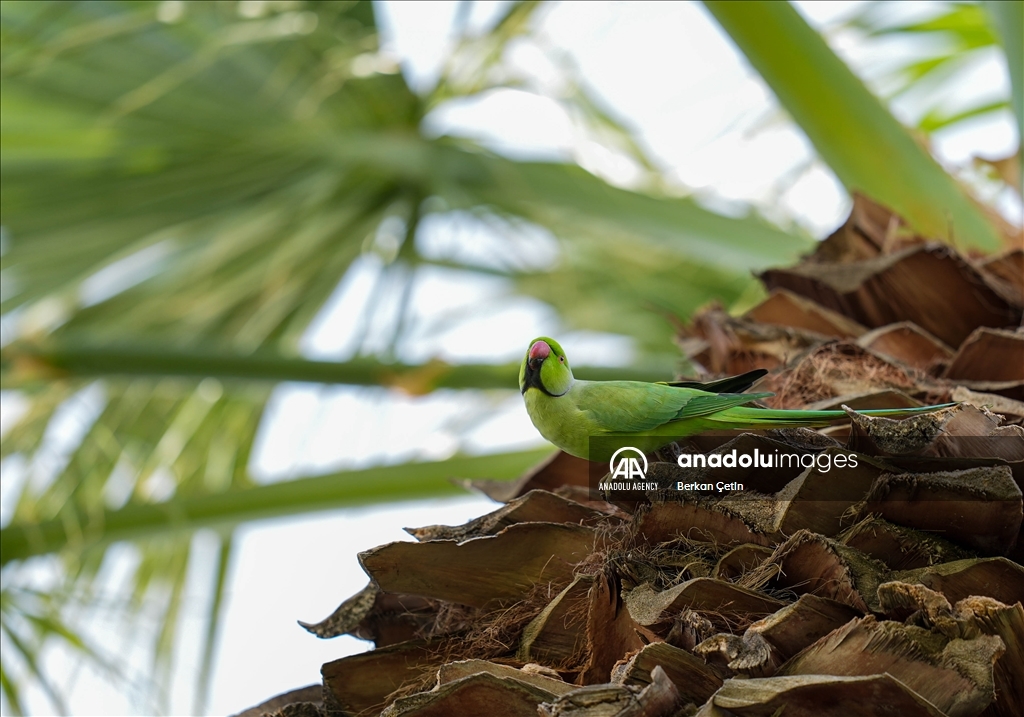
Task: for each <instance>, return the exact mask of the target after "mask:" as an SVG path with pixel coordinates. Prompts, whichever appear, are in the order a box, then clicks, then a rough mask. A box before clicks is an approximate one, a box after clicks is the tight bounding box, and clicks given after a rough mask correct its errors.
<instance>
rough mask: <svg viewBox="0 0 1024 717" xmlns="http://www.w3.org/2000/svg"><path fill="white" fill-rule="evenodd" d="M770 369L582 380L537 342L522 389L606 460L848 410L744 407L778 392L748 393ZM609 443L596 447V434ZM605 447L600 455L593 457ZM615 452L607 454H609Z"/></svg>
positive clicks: (547, 424)
mask: <svg viewBox="0 0 1024 717" xmlns="http://www.w3.org/2000/svg"><path fill="white" fill-rule="evenodd" d="M766 373H768V371H766V370H764V369H760V370H757V371H750V372H749V373H745V374H743V375H741V376H734V377H732V378H725V379H721V380H719V381H714V382H712V383H696V382H678V383H644V382H642V381H580V380H577V379H575V378H573V375H572V369H571V368H569V359H568V358H566V355H565V351H563V350H562V347H561V346H559V345H558V342H557V341H554V340H553V339H549V338H547V337H546V336H542V337H540V338H538V339H534V340H533V341H531V342H530V348H529V350H527V352H526V356H525V357H524V358H523V363H522V365H521V366H520V368H519V390H520V392H521V393H522V394H523V399H524V400H525V401H526V411H527V413H529V414H530V420H532V421H533V425H534V426H536V427H537V430H538V431H540V434H541V435H542V436H544V438H546V439H547V440H549V441H551V442H552V443H554V444H555V445H556V446H558V447H559V448H561V449H562V450H563V451H565V452H566V453H570V454H572V455H574V456H577V457H579V458H586V459H589V460H595V461H603V460H607V459H608V458H609V457H610V456H611V453H612V452H613V451H614V450H615V449H616V448H617V447H622V446H626V445H629V446H633V447H636V448H639V449H640V450H642V451H644V452H645V453H649V452H650V451H653V450H656V449H658V448H661V447H662V446H664V445H666V444H668V443H670V442H672V441H673V440H675V439H676V438H680V437H683V436H692V435H696V434H699V433H705V432H707V431H716V430H717V431H723V430H740V429H755V430H756V429H762V428H790V427H796V426H809V427H813V426H827V425H829V424H830V423H833V422H835V421H837V420H840V419H844V418H846V417H847V416H846V413H845V412H843V411H789V410H778V409H769V408H758V407H753V406H744V404H746V403H750V402H752V401H756V400H757V399H761V398H767V397H768V396H773V395H774V394H772V393H742V391H745V390H746V389H748V388H750V386H751V385H752V384H753V383H754V382H755V381H756V380H757V379H759V378H761V377H762V376H764V375H765V374H766ZM952 405H955V404H952V403H947V404H943V405H941V406H925V407H922V408H894V409H879V410H870V411H861V413H863V414H864V415H867V416H907V415H911V414H914V413H921V412H927V411H934V410H936V409H939V408H945V407H947V406H952ZM599 436H604V437H609V438H612V439H614V438H621V439H622V440H621V441H615V440H602V441H600V442H599V444H598V446H599V447H596V448H595V449H594V451H592V450H591V445H590V438H592V437H599ZM592 452H598V453H600V455H591V453H592ZM606 453H607V454H608V455H605V454H606Z"/></svg>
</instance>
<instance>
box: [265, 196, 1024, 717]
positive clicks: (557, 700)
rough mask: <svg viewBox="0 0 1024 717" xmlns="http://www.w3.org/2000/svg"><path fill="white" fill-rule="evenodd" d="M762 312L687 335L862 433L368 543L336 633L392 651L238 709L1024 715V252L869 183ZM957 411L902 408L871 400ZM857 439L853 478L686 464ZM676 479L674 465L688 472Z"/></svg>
mask: <svg viewBox="0 0 1024 717" xmlns="http://www.w3.org/2000/svg"><path fill="white" fill-rule="evenodd" d="M761 278H762V281H763V282H764V284H765V287H766V289H767V290H768V294H767V298H766V299H765V300H764V301H763V302H761V303H760V304H759V305H757V306H755V307H754V308H752V309H750V310H749V311H747V312H746V313H745V314H744V315H743V316H731V315H729V314H728V313H727V312H726V311H724V310H723V309H722V308H721V307H716V306H712V307H708V308H707V309H706V310H704V311H702V312H699V313H698V314H697V315H696V316H695V317H694V318H693V319H692V321H691V322H690V323H689V324H688V325H687V326H685V327H683V328H682V333H681V335H680V337H679V345H680V347H681V348H682V350H683V352H684V353H685V354H686V356H687V357H688V358H689V359H690V360H691V361H692V362H693V363H694V364H695V365H696V366H697V367H698V369H703V370H704V371H705V372H708V373H739V372H742V371H746V370H750V369H753V368H759V367H765V368H769V369H772V373H771V374H770V375H768V376H766V377H765V378H764V379H762V381H761V382H760V383H759V384H758V387H757V388H758V390H773V391H775V392H776V394H777V395H776V397H775V398H774V399H772V401H771V403H772V404H773V405H774V406H777V407H786V408H797V407H807V406H811V407H814V408H839V407H846V408H847V410H848V414H849V416H850V420H849V421H848V422H847V423H846V424H842V425H838V426H833V427H830V428H827V429H823V430H821V431H809V430H807V429H795V430H784V431H780V430H772V431H762V432H754V433H747V434H743V435H740V436H736V435H735V434H734V435H729V436H697V437H693V438H691V439H688V440H687V441H686V442H685V443H682V444H680V445H674V446H670V447H668V448H666V449H662V450H661V451H658V452H657V453H656V454H654V455H652V456H651V457H650V459H651V463H650V469H649V474H648V475H649V477H650V476H655V477H656V478H659V479H665V480H675V479H676V478H677V477H678V478H681V477H682V476H683V475H686V476H688V480H691V481H693V480H695V479H696V480H699V481H705V480H707V481H718V480H722V481H739V482H742V483H744V484H745V486H746V488H747V490H746V492H745V493H743V494H742V495H737V494H723V495H708V494H706V493H677V492H658V491H654V492H651V493H649V494H646V496H641V497H640V498H636V499H630V500H625V499H614V498H612V497H609V496H604V495H600V494H597V493H595V492H593V491H591V489H590V468H591V467H590V465H589V464H588V463H587V462H586V461H582V460H580V459H577V458H573V457H571V456H567V455H565V454H564V453H557V454H555V455H554V456H552V458H551V459H549V460H547V461H545V462H544V463H543V464H541V465H539V466H537V467H536V468H535V469H534V470H532V471H530V472H529V473H527V474H526V475H524V476H523V477H522V478H521V479H520V480H518V481H515V482H504V483H499V482H493V481H491V482H489V481H477V482H475V483H473V484H472V485H471V486H470V487H472V488H474V489H476V490H480V491H482V492H484V493H486V494H487V495H489V496H490V497H492V498H493V499H495V500H497V501H499V502H500V503H502V504H503V505H501V506H500V507H499V508H498V509H497V510H495V511H493V512H492V513H489V514H488V515H485V516H482V517H480V518H477V519H475V520H473V521H470V522H469V523H467V524H465V525H462V526H428V527H423V528H413V529H409V532H410V534H411V535H412V536H413V537H414V538H415V539H416V542H399V543H391V544H389V545H384V546H381V547H379V548H375V549H373V550H369V551H367V552H365V553H363V554H361V555H360V556H359V560H360V562H361V564H362V566H363V567H364V569H365V570H366V572H367V574H368V575H369V577H370V584H369V585H368V586H367V587H366V589H364V590H363V591H361V592H360V593H358V594H356V595H355V596H352V597H351V598H349V599H347V600H345V601H344V602H343V603H342V604H341V605H340V606H339V608H338V609H337V610H336V611H335V612H334V614H332V615H331V616H330V617H328V618H327V619H325V620H324V621H322V622H320V623H316V624H304V627H306V629H308V630H309V631H310V632H311V633H313V634H315V635H317V636H318V637H323V638H328V637H332V636H335V635H340V634H349V635H355V636H357V637H360V638H362V639H366V640H372V641H373V642H374V645H375V649H372V650H370V651H368V652H365V653H362V654H358V655H352V656H350V657H344V658H342V659H340V660H335V661H333V662H329V663H327V664H326V665H324V666H323V670H322V677H323V687H322V689H321V691H320V692H319V693H316V691H315V690H311V688H305V689H303V690H299V691H296V692H294V693H288V694H286V695H282V696H280V697H279V698H275V700H271V701H269V702H267V703H264V705H261V706H259V707H257V708H253V710H250V711H248V712H246V713H245V714H246V717H250V716H254V715H256V714H261V713H267V714H274V715H279V716H281V717H286V716H287V715H305V716H312V715H316V716H318V717H326V716H328V715H338V716H339V717H340V716H342V715H386V716H387V717H399V716H401V717H414V716H415V717H426V716H427V715H437V716H438V717H440V716H442V715H444V716H449V715H451V716H452V717H460V716H463V715H467V716H468V715H483V714H486V715H498V716H501V715H523V716H524V717H525V716H526V715H531V716H532V715H540V716H542V717H543V716H552V717H553V716H555V715H557V716H559V717H604V716H609V717H611V716H613V715H614V716H616V717H676V716H684V715H685V716H687V717H689V716H692V715H695V714H696V715H700V716H701V717H736V716H738V715H742V716H747V715H749V716H751V717H753V716H755V715H756V716H757V717H770V716H776V715H785V716H786V717H793V716H794V715H795V716H802V715H807V716H808V717H831V716H835V717H839V716H842V717H861V716H865V717H866V716H867V715H880V714H893V715H897V714H898V715H906V716H908V717H976V716H978V715H985V716H987V717H993V716H994V717H1010V716H1011V715H1020V714H1022V712H1021V710H1022V707H1021V706H1022V705H1024V608H1022V605H1021V601H1022V599H1024V567H1022V566H1021V560H1022V557H1024V540H1022V537H1021V524H1022V517H1024V512H1022V505H1024V504H1022V494H1021V487H1022V485H1024V428H1022V427H1021V426H1022V423H1024V331H1022V329H1021V318H1022V311H1024V253H1022V252H1021V251H1020V250H1012V251H1009V252H1006V253H1004V254H1002V255H999V256H995V257H971V256H964V255H961V254H959V253H958V252H957V251H956V250H955V249H951V248H949V247H947V246H942V245H938V244H934V243H929V242H927V241H925V240H923V239H921V238H920V237H915V236H912V235H910V234H909V233H908V232H907V231H905V230H904V228H903V225H902V222H901V221H900V219H899V217H896V216H894V215H893V214H892V213H891V212H889V211H888V210H887V209H885V208H884V207H881V206H879V205H877V204H874V203H872V202H871V201H869V200H867V199H866V198H863V197H857V198H856V200H855V203H854V208H853V212H852V213H851V216H850V218H849V220H848V221H847V222H846V224H845V225H844V226H843V227H841V228H840V229H839V230H837V231H836V232H835V233H834V234H833V235H832V236H830V237H829V238H828V239H826V240H825V241H824V242H822V243H821V244H820V245H819V247H818V248H817V250H816V251H815V252H814V254H812V255H811V256H808V257H806V258H805V259H804V260H803V261H802V262H801V263H800V264H798V265H797V266H795V267H790V268H787V269H773V270H770V271H767V272H765V273H764V274H763V275H762V277H761ZM940 401H942V402H945V401H958V402H960V405H959V406H956V407H953V408H950V409H947V410H944V411H940V412H938V413H934V414H928V415H922V416H918V417H915V418H912V419H907V420H892V419H886V418H868V417H865V416H863V415H862V414H859V413H857V410H858V409H864V408H874V407H894V406H916V405H923V404H927V403H935V402H940ZM733 448H736V449H737V450H739V451H745V452H750V451H752V450H754V449H758V450H760V451H762V452H769V451H772V450H777V449H778V450H782V449H784V450H785V451H787V452H793V453H796V454H798V455H801V456H811V457H814V456H819V457H820V456H835V455H837V454H838V453H840V452H845V453H850V452H853V453H855V454H856V455H857V458H858V467H857V468H856V469H850V470H846V471H843V472H842V474H841V476H840V475H837V473H836V472H831V473H830V472H829V471H827V470H822V469H821V468H820V467H819V466H820V464H815V465H813V466H812V467H810V468H804V467H799V466H797V467H792V468H785V469H779V468H772V469H750V468H747V469H740V468H732V469H728V468H709V469H692V470H689V469H683V468H679V466H678V465H677V464H676V462H675V459H676V457H677V456H678V455H679V454H681V453H713V452H728V451H731V450H732V449H733ZM681 471H682V473H681Z"/></svg>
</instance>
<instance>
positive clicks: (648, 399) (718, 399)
mask: <svg viewBox="0 0 1024 717" xmlns="http://www.w3.org/2000/svg"><path fill="white" fill-rule="evenodd" d="M572 393H573V399H574V400H575V402H576V407H577V408H578V409H580V410H581V411H584V412H585V413H586V414H587V417H588V418H589V419H590V420H591V421H592V422H593V424H595V427H599V428H600V430H601V431H602V432H608V433H643V432H644V431H651V430H654V429H655V428H657V427H658V426H661V425H663V424H665V423H669V422H670V421H678V420H680V419H683V418H695V417H697V416H707V415H709V414H712V413H717V412H718V411H724V410H725V409H727V408H732V407H734V406H742V405H743V404H745V403H750V402H751V401H755V400H757V399H759V398H765V397H767V396H771V395H772V394H770V393H747V394H745V393H724V394H713V393H707V392H705V391H698V390H697V389H693V388H678V387H673V386H669V385H668V384H663V383H641V382H639V381H600V382H585V381H579V382H577V384H576V386H575V387H574V390H573V392H572Z"/></svg>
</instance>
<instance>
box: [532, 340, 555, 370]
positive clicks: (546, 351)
mask: <svg viewBox="0 0 1024 717" xmlns="http://www.w3.org/2000/svg"><path fill="white" fill-rule="evenodd" d="M550 355H551V347H550V346H548V344H547V342H546V341H538V342H537V343H535V344H534V345H533V346H531V347H530V353H529V356H528V358H527V360H526V365H527V366H529V367H530V370H531V371H539V370H540V367H541V364H543V363H544V359H546V358H547V357H548V356H550Z"/></svg>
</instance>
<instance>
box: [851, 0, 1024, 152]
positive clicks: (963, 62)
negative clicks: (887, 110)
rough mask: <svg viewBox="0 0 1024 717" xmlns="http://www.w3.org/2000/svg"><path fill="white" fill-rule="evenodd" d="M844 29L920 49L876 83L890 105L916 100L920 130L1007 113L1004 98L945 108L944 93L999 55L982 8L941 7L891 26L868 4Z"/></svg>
mask: <svg viewBox="0 0 1024 717" xmlns="http://www.w3.org/2000/svg"><path fill="white" fill-rule="evenodd" d="M1008 4H1009V5H1013V4H1014V3H1008ZM847 24H848V25H849V26H851V27H856V28H858V29H860V30H861V31H863V32H865V33H866V34H867V36H868V37H870V38H874V39H884V40H888V41H893V40H895V41H901V40H902V41H905V40H906V39H908V38H914V39H915V40H917V41H918V42H917V43H916V45H917V47H919V48H920V50H919V51H918V52H917V53H915V56H914V57H913V58H911V59H907V60H903V61H901V62H899V63H896V64H894V65H893V66H890V67H888V68H886V69H885V73H886V74H885V75H884V76H883V77H881V78H880V82H882V83H883V84H884V85H885V86H886V88H887V97H888V99H890V100H892V99H895V98H899V97H903V96H905V95H908V94H910V93H913V94H915V95H917V97H918V103H917V104H918V106H919V107H920V111H919V113H918V114H919V119H918V122H917V127H918V128H919V129H921V130H923V131H925V132H928V133H931V132H934V131H936V130H939V129H942V128H944V127H949V126H951V125H953V124H956V123H957V122H962V121H964V120H966V119H969V118H972V117H980V116H982V115H986V114H989V113H992V112H998V111H1005V110H1008V109H1010V102H1009V99H1008V98H1005V97H999V98H989V99H987V100H986V99H984V98H977V97H973V98H971V100H972V101H971V102H970V103H968V104H967V105H965V106H961V107H957V108H956V109H949V108H948V107H947V105H949V103H950V99H951V98H950V97H949V88H950V87H952V86H955V85H956V84H957V83H958V81H960V80H962V79H963V78H964V77H965V76H966V75H967V73H969V72H970V71H971V69H972V67H973V66H974V65H975V64H976V63H977V62H979V61H983V60H984V59H985V58H986V57H987V56H988V55H989V54H990V53H991V52H992V51H993V50H996V51H998V50H997V46H998V43H999V40H998V37H997V33H996V29H995V27H993V18H992V16H991V14H990V13H989V12H988V11H987V10H986V8H985V7H983V6H981V5H978V4H976V3H961V2H950V3H943V4H942V5H940V6H939V12H938V13H936V14H934V15H933V16H932V17H929V18H927V19H925V20H921V21H917V22H899V21H893V19H892V14H891V13H887V12H885V10H884V8H883V7H882V6H880V5H879V4H877V3H870V4H867V5H865V7H864V8H863V9H861V10H859V11H858V12H857V13H856V14H854V15H853V16H852V17H850V18H849V19H848V20H847ZM1011 64H1012V63H1011Z"/></svg>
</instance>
